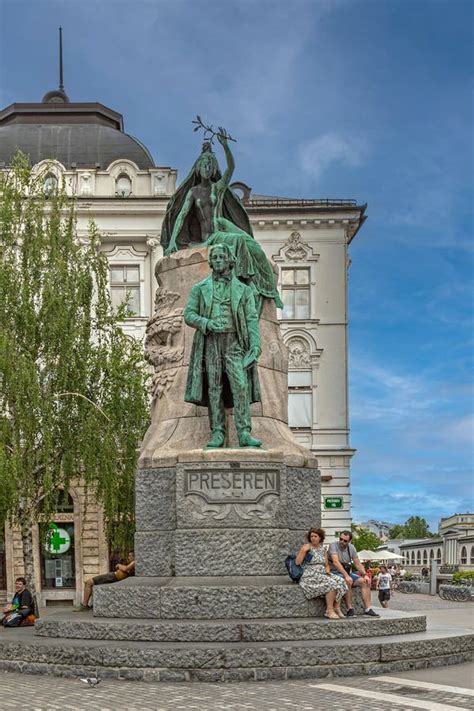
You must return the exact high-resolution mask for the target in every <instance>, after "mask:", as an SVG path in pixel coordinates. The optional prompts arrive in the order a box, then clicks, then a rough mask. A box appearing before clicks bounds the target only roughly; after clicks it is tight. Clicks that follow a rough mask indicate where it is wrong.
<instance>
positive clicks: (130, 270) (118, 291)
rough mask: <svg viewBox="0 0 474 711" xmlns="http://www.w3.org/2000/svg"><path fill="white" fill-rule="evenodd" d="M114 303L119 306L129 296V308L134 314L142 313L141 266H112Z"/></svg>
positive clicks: (111, 284) (111, 282) (111, 287)
mask: <svg viewBox="0 0 474 711" xmlns="http://www.w3.org/2000/svg"><path fill="white" fill-rule="evenodd" d="M110 289H111V292H112V304H113V306H115V307H117V306H120V304H123V302H124V301H126V299H127V297H128V308H129V309H130V311H131V314H132V315H133V316H138V315H139V314H140V267H139V266H138V265H132V264H124V265H115V264H114V265H113V266H111V267H110Z"/></svg>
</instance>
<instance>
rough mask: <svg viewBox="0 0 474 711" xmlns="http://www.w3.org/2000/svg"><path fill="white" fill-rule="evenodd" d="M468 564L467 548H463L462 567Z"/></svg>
mask: <svg viewBox="0 0 474 711" xmlns="http://www.w3.org/2000/svg"><path fill="white" fill-rule="evenodd" d="M466 564H467V548H466V546H463V547H462V548H461V565H466Z"/></svg>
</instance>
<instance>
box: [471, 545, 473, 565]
mask: <svg viewBox="0 0 474 711" xmlns="http://www.w3.org/2000/svg"><path fill="white" fill-rule="evenodd" d="M471 565H474V546H471Z"/></svg>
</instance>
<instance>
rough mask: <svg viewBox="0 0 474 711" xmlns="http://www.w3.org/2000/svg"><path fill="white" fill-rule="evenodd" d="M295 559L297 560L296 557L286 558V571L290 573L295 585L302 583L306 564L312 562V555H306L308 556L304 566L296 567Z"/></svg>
mask: <svg viewBox="0 0 474 711" xmlns="http://www.w3.org/2000/svg"><path fill="white" fill-rule="evenodd" d="M295 559H296V556H295V555H289V556H287V557H286V558H285V565H286V569H287V571H288V575H289V576H290V578H291V579H292V581H293V582H294V583H298V582H299V581H300V578H301V576H302V575H303V570H304V564H305V563H307V562H308V561H310V560H311V553H306V556H305V559H304V561H303V563H302V565H296V563H295Z"/></svg>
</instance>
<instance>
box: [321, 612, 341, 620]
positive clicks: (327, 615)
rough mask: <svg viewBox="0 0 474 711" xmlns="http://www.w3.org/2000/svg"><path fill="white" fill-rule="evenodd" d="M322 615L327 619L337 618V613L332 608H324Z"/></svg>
mask: <svg viewBox="0 0 474 711" xmlns="http://www.w3.org/2000/svg"><path fill="white" fill-rule="evenodd" d="M324 617H327V618H328V620H338V619H339V615H338V614H337V613H336V612H335V611H334V610H326V612H325V613H324Z"/></svg>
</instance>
